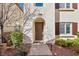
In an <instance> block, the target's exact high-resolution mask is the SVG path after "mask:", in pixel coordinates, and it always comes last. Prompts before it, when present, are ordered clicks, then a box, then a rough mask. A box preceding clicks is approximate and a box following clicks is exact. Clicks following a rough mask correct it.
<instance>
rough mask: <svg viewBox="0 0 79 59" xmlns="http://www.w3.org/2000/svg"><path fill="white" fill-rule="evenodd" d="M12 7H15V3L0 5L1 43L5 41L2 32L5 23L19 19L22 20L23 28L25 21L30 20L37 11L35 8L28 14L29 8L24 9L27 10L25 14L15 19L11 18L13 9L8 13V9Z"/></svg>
mask: <svg viewBox="0 0 79 59" xmlns="http://www.w3.org/2000/svg"><path fill="white" fill-rule="evenodd" d="M14 5H15V3H9V4H7V3H0V27H1V39H2V43H3V42H4V41H5V39H4V37H3V32H4V30H3V29H4V24H5V22H6V21H8V23H11V19H12V18H15V19H13V21H15V22H16V21H17V20H19V19H22V20H23V21H24V23H23V27H24V26H25V25H26V23H27V21H28V20H31V19H32V18H33V17H34V16H35V15H36V14H35V12H36V11H37V10H38V9H37V8H36V9H34V10H33V11H32V12H30V7H26V9H27V11H26V13H23V15H22V16H21V17H18V18H16V17H17V16H16V17H14V16H12V15H13V13H14V12H15V9H13V10H12V11H11V12H10V8H11V7H12V6H14ZM9 12H10V14H9ZM8 14H9V15H8ZM15 22H14V23H15ZM29 30H30V29H29ZM29 30H26V31H29Z"/></svg>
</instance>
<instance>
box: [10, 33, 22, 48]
mask: <svg viewBox="0 0 79 59" xmlns="http://www.w3.org/2000/svg"><path fill="white" fill-rule="evenodd" d="M11 41H12V43H13V45H14V46H15V47H20V45H21V44H22V42H23V33H21V32H13V33H11Z"/></svg>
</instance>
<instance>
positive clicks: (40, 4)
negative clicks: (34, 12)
mask: <svg viewBox="0 0 79 59" xmlns="http://www.w3.org/2000/svg"><path fill="white" fill-rule="evenodd" d="M35 5H36V6H38V7H42V6H43V3H36V4H35Z"/></svg>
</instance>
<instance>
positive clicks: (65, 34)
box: [60, 22, 72, 36]
mask: <svg viewBox="0 0 79 59" xmlns="http://www.w3.org/2000/svg"><path fill="white" fill-rule="evenodd" d="M61 23H65V26H64V27H65V30H64V31H65V33H64V34H62V33H60V36H71V35H72V23H71V22H61ZM67 23H70V33H69V34H67V33H66V31H67V30H66V24H67ZM60 30H61V28H60ZM60 32H61V31H60Z"/></svg>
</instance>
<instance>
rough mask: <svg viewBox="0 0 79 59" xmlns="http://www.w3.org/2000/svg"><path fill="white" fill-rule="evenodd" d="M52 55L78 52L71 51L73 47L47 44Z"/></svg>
mask: <svg viewBox="0 0 79 59" xmlns="http://www.w3.org/2000/svg"><path fill="white" fill-rule="evenodd" d="M48 47H49V48H50V50H51V52H52V55H53V56H79V53H76V52H75V51H73V47H71V48H69V47H60V46H58V45H52V46H51V45H50V44H48Z"/></svg>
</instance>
